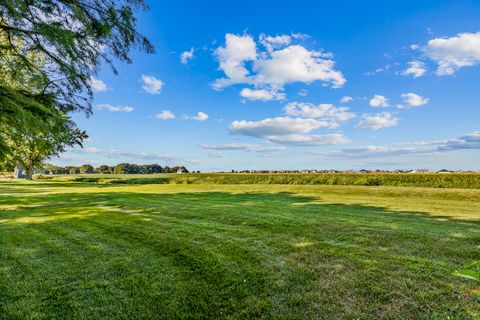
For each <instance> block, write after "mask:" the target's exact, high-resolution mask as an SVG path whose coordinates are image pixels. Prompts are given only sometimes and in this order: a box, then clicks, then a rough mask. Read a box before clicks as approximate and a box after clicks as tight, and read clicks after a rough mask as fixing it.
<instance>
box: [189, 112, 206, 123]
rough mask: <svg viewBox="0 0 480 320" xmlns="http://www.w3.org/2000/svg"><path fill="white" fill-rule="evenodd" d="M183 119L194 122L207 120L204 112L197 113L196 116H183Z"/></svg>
mask: <svg viewBox="0 0 480 320" xmlns="http://www.w3.org/2000/svg"><path fill="white" fill-rule="evenodd" d="M183 119H185V120H195V121H205V120H207V119H208V114H206V113H205V112H201V111H200V112H197V115H196V116H190V115H183Z"/></svg>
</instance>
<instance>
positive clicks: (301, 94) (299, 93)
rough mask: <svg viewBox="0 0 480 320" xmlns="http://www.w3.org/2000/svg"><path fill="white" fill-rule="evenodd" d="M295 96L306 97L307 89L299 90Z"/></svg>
mask: <svg viewBox="0 0 480 320" xmlns="http://www.w3.org/2000/svg"><path fill="white" fill-rule="evenodd" d="M297 94H298V95H299V96H301V97H306V96H307V95H308V91H307V89H300V90H299V91H298V92H297Z"/></svg>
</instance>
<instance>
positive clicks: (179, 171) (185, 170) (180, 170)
mask: <svg viewBox="0 0 480 320" xmlns="http://www.w3.org/2000/svg"><path fill="white" fill-rule="evenodd" d="M177 173H188V171H187V169H185V168H179V169H178V170H177Z"/></svg>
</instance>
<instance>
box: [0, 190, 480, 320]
mask: <svg viewBox="0 0 480 320" xmlns="http://www.w3.org/2000/svg"><path fill="white" fill-rule="evenodd" d="M156 187H158V188H156ZM260 187H261V186H258V185H257V186H241V188H239V187H238V186H216V187H210V186H205V187H204V188H203V187H202V188H200V190H199V188H198V186H128V187H122V189H118V188H117V187H111V186H107V187H103V188H101V189H100V188H97V187H96V186H93V187H91V186H90V187H88V186H83V185H82V186H78V185H75V184H72V185H71V186H70V188H72V189H70V190H69V191H70V192H66V190H65V186H63V185H62V186H60V187H59V190H58V193H57V192H55V183H52V184H51V187H49V190H50V191H49V192H50V193H49V194H46V193H42V194H39V193H36V192H33V193H30V194H29V193H28V191H29V189H34V190H35V185H34V184H25V185H24V187H23V189H22V190H23V191H24V194H23V195H15V196H14V197H8V198H5V197H4V198H2V197H0V205H2V206H12V205H15V204H16V203H18V200H24V199H30V201H32V202H33V203H36V204H37V205H38V206H37V207H32V208H24V209H17V210H14V211H8V210H7V211H3V212H1V211H0V243H1V246H2V248H3V247H5V248H8V250H6V251H4V252H3V253H0V257H1V258H2V259H1V261H0V270H2V271H1V273H0V279H2V281H1V282H2V283H4V284H5V283H8V285H5V286H4V287H3V288H2V286H1V284H0V289H6V291H4V290H0V315H5V318H15V317H16V318H27V319H28V318H32V319H33V318H35V319H41V318H45V319H47V318H48V319H51V318H65V317H67V318H68V317H69V318H80V319H81V318H85V319H86V318H98V319H100V318H102V319H105V318H107V319H108V318H112V319H118V318H145V319H147V318H149V319H154V318H163V319H165V318H238V319H245V318H262V317H264V318H289V319H292V318H297V319H305V318H327V319H328V318H330V319H331V318H349V317H350V318H353V317H355V318H375V317H384V318H425V319H428V318H445V317H447V316H451V317H454V318H466V319H468V318H472V319H473V318H474V316H475V313H478V312H479V307H478V302H476V300H475V295H474V294H475V292H476V290H477V288H478V287H477V286H476V285H475V284H474V283H471V282H469V281H466V280H463V279H460V278H456V277H454V276H452V275H451V273H452V272H453V270H455V268H458V267H459V266H461V265H463V264H465V263H467V262H469V261H471V260H473V259H475V258H476V257H477V256H478V250H477V248H476V245H479V244H480V243H479V240H478V239H479V238H480V237H479V228H478V223H477V222H476V221H477V219H478V217H477V216H475V215H474V216H472V215H471V214H470V215H469V216H468V217H469V218H470V219H471V220H466V219H465V218H464V215H465V212H467V211H468V210H471V208H470V204H469V203H468V201H465V200H464V199H465V198H466V197H465V196H464V195H463V194H460V193H455V192H447V193H448V194H449V195H450V198H451V199H450V200H451V201H454V202H457V203H459V204H460V205H459V206H458V209H457V210H456V211H447V212H445V213H444V216H442V217H437V216H438V212H436V209H431V210H430V209H429V207H428V204H425V203H420V204H419V205H418V207H417V208H416V209H417V210H414V211H413V212H409V211H400V210H399V209H398V208H396V209H395V210H396V211H392V210H390V209H388V208H389V207H393V206H398V204H397V203H398V202H399V201H403V199H405V197H404V196H403V195H404V194H405V191H399V193H400V195H399V196H398V197H395V194H394V192H393V191H392V189H391V188H389V189H385V190H384V192H385V193H387V194H388V196H385V197H382V196H381V192H382V189H381V188H375V189H368V188H367V189H365V188H359V189H357V194H356V195H355V193H354V190H355V189H354V188H349V189H348V190H340V191H339V190H336V189H334V188H323V187H321V188H313V189H312V188H302V187H291V188H290V187H288V186H281V187H277V186H271V185H270V186H268V188H266V189H264V190H263V192H262V190H261V188H260ZM267 190H268V192H265V191H267ZM329 190H330V191H332V192H330V193H329ZM370 190H372V191H370ZM444 191H445V190H444ZM370 192H371V194H374V195H376V196H375V201H376V202H380V203H381V205H380V206H372V205H365V204H363V205H359V204H357V203H356V202H368V201H369V200H368V197H369V195H370ZM415 192H416V194H417V195H418V196H416V198H412V199H411V200H410V204H408V206H413V203H414V202H415V201H417V202H418V201H420V199H421V197H420V195H421V194H422V192H424V191H422V190H416V191H415ZM345 193H348V195H345ZM339 195H340V196H339ZM428 195H429V193H426V194H425V196H428ZM457 195H458V196H457ZM434 196H435V197H437V198H438V199H440V198H441V197H440V196H438V194H436V193H435V195H434ZM474 196H475V195H474ZM447 200H448V199H447ZM447 200H445V199H444V201H447ZM332 201H335V202H337V203H336V204H332V203H330V202H332ZM342 202H343V203H342ZM24 203H25V204H28V201H24ZM45 218H48V219H45ZM42 219H43V220H42ZM32 230H35V231H32ZM17 245H20V248H23V247H25V248H30V249H32V248H33V249H36V250H37V251H36V254H34V253H33V252H30V256H29V255H28V254H26V255H23V256H22V255H18V256H16V257H15V260H17V261H15V260H12V259H10V256H11V252H12V251H14V250H15V248H16V247H17ZM8 252H10V253H8ZM7 253H8V254H7ZM31 257H35V259H32V258H31ZM38 269H42V270H43V271H42V272H38V271H37V270H38ZM7 279H8V281H3V280H7ZM12 279H14V280H15V281H13V280H12ZM29 289H32V290H33V292H35V293H34V294H31V292H32V290H29ZM2 292H3V293H2ZM12 297H15V299H13V298H12Z"/></svg>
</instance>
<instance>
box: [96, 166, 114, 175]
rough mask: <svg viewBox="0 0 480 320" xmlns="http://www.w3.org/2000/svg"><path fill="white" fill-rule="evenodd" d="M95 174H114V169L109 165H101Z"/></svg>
mask: <svg viewBox="0 0 480 320" xmlns="http://www.w3.org/2000/svg"><path fill="white" fill-rule="evenodd" d="M95 172H97V173H102V174H109V173H112V168H110V167H109V166H107V165H101V166H100V167H98V168H95Z"/></svg>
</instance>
